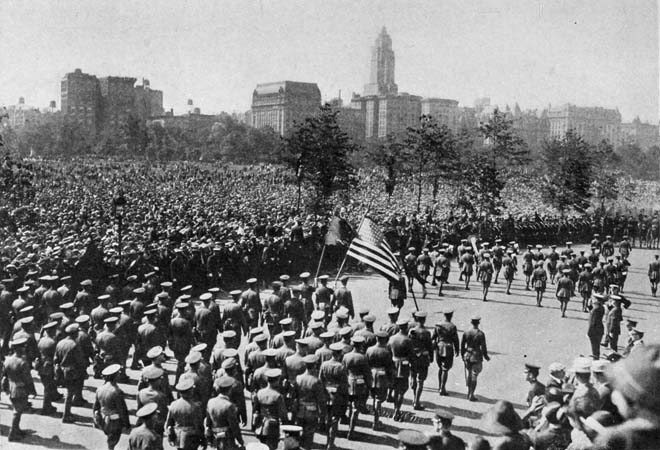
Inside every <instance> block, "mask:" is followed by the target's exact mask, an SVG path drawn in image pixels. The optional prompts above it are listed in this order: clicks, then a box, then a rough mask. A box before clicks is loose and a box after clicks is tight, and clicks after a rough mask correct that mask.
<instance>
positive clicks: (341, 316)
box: [335, 309, 348, 320]
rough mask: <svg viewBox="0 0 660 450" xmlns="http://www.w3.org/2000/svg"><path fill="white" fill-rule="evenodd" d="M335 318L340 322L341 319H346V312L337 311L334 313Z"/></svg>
mask: <svg viewBox="0 0 660 450" xmlns="http://www.w3.org/2000/svg"><path fill="white" fill-rule="evenodd" d="M335 317H337V319H342V320H343V319H348V312H347V311H345V310H342V309H339V310H337V312H336V313H335Z"/></svg>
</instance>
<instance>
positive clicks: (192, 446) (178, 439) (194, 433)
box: [165, 378, 204, 450]
mask: <svg viewBox="0 0 660 450" xmlns="http://www.w3.org/2000/svg"><path fill="white" fill-rule="evenodd" d="M176 390H177V391H178V392H179V399H178V400H175V401H174V402H172V404H171V405H170V408H169V412H168V414H167V420H166V421H165V429H166V430H167V440H168V442H169V444H170V445H171V446H172V447H175V448H177V449H178V450H197V447H198V446H199V444H200V443H201V442H202V440H203V438H204V412H203V411H202V407H201V406H200V404H199V403H197V402H196V401H194V400H193V380H192V379H190V378H186V379H181V380H180V381H179V382H178V383H177V385H176Z"/></svg>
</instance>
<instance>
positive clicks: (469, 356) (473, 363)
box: [461, 316, 490, 402]
mask: <svg viewBox="0 0 660 450" xmlns="http://www.w3.org/2000/svg"><path fill="white" fill-rule="evenodd" d="M470 322H471V324H472V328H470V329H469V330H467V331H466V332H465V333H463V338H462V340H461V357H462V358H463V362H464V363H465V382H466V384H467V388H468V393H467V398H468V400H470V401H471V402H476V401H477V397H476V396H475V395H474V392H475V390H476V389H477V378H478V377H479V374H480V373H481V371H482V369H483V361H484V359H485V360H486V361H490V356H488V349H487V347H486V335H485V334H484V332H483V331H481V330H480V329H479V323H480V322H481V317H479V316H473V317H472V319H471V321H470Z"/></svg>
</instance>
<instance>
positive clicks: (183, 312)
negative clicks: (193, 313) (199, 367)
mask: <svg viewBox="0 0 660 450" xmlns="http://www.w3.org/2000/svg"><path fill="white" fill-rule="evenodd" d="M176 308H177V310H178V312H179V317H175V318H173V319H172V320H171V321H170V329H169V336H168V343H169V347H170V349H172V351H173V352H174V358H176V361H177V366H176V376H175V381H176V382H178V381H179V377H180V376H181V374H182V373H183V369H184V368H185V366H186V363H185V359H186V356H188V352H190V348H191V347H192V346H193V345H194V343H195V339H194V337H193V333H192V324H191V322H190V317H189V310H188V303H187V302H181V303H179V304H177V305H176Z"/></svg>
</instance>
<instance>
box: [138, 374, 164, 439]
mask: <svg viewBox="0 0 660 450" xmlns="http://www.w3.org/2000/svg"><path fill="white" fill-rule="evenodd" d="M166 376H167V375H166V374H165V371H164V370H163V369H161V368H160V367H156V366H151V365H150V366H147V368H145V369H144V371H143V372H142V378H143V379H144V380H146V382H147V383H148V386H147V387H145V388H143V389H139V390H138V393H137V406H138V408H141V407H143V406H144V405H148V404H149V403H155V404H156V405H157V407H158V408H157V409H158V411H157V414H156V415H155V416H154V417H153V420H152V422H153V427H154V431H155V432H156V433H157V434H158V435H160V437H161V439H162V438H163V432H164V427H165V419H166V417H167V406H168V405H169V403H170V400H171V394H167V393H166V392H165V390H164V389H163V386H164V384H165V382H164V381H165V380H164V378H165V377H166Z"/></svg>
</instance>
